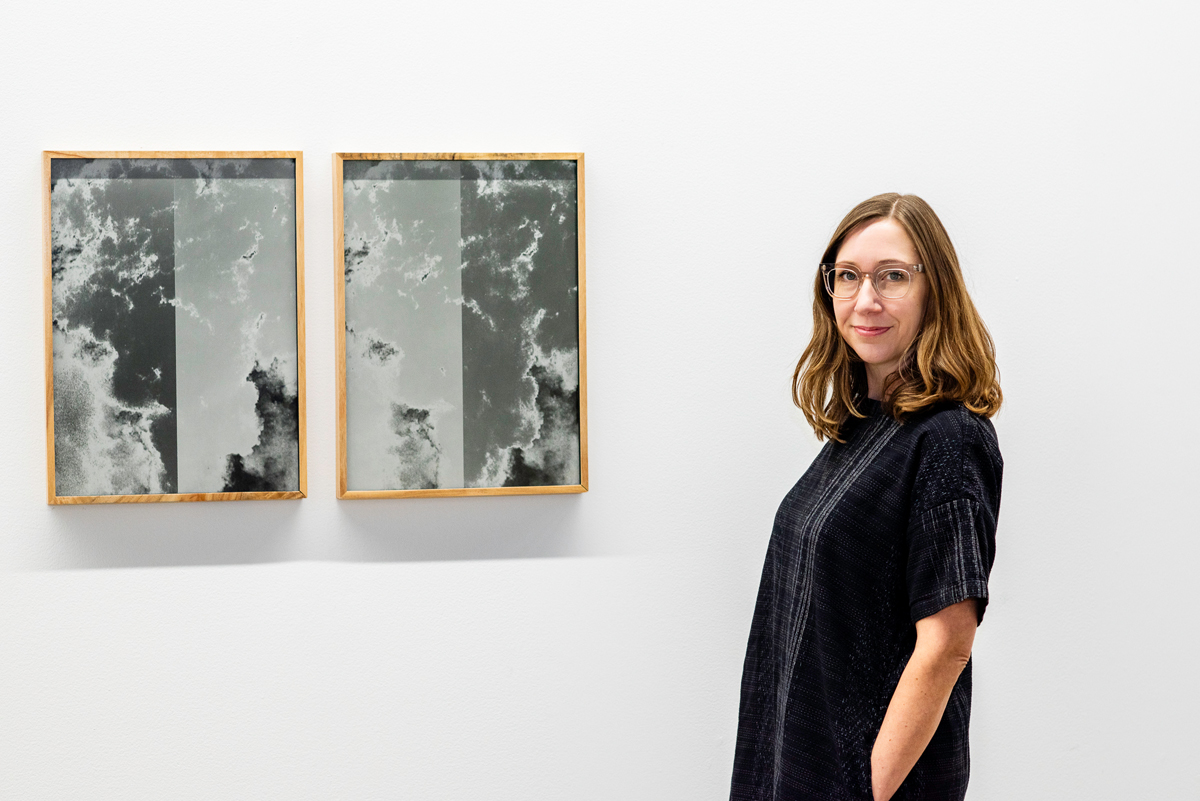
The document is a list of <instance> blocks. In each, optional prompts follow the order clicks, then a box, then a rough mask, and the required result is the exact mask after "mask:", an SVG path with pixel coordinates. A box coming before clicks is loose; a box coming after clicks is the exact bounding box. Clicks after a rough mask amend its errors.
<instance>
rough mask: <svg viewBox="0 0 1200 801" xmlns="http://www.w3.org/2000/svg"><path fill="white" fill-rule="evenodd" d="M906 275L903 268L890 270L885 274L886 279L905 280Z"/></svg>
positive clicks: (884, 278)
mask: <svg viewBox="0 0 1200 801" xmlns="http://www.w3.org/2000/svg"><path fill="white" fill-rule="evenodd" d="M905 277H906V276H905V275H904V271H903V270H888V271H887V272H885V273H884V274H883V280H884V281H903V280H904V279H905Z"/></svg>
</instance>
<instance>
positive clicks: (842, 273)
mask: <svg viewBox="0 0 1200 801" xmlns="http://www.w3.org/2000/svg"><path fill="white" fill-rule="evenodd" d="M837 280H839V281H857V280H858V273H856V272H854V271H853V270H838V271H837Z"/></svg>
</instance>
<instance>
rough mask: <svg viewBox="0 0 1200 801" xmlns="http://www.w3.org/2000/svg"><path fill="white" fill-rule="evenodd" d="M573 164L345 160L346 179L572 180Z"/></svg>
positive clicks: (554, 161)
mask: <svg viewBox="0 0 1200 801" xmlns="http://www.w3.org/2000/svg"><path fill="white" fill-rule="evenodd" d="M575 165H576V163H575V162H574V161H572V160H568V159H530V160H511V161H506V160H499V159H497V160H486V161H482V160H481V161H457V160H448V159H447V160H434V159H388V160H384V161H365V160H357V159H356V160H352V161H351V160H348V161H343V162H342V180H345V181H455V180H458V179H460V178H461V179H463V180H467V181H475V180H478V179H480V178H486V179H491V180H496V179H501V178H502V179H504V180H506V181H574V180H575V177H576V172H577V170H576V166H575Z"/></svg>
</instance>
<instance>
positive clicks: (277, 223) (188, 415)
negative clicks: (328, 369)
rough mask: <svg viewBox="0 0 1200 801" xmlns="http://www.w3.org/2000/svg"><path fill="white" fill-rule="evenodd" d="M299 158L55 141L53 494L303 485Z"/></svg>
mask: <svg viewBox="0 0 1200 801" xmlns="http://www.w3.org/2000/svg"><path fill="white" fill-rule="evenodd" d="M303 173H304V170H303V156H302V154H301V153H300V152H297V151H142V152H138V151H44V152H43V174H44V179H43V245H44V251H45V255H44V292H45V368H46V438H47V448H46V451H47V496H48V501H49V503H50V504H87V503H147V502H178V501H224V500H281V499H295V498H303V497H305V496H306V495H307V491H308V489H307V453H306V444H305V423H306V419H305V386H304V377H305V376H304V372H305V369H304V202H303Z"/></svg>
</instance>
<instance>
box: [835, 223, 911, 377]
mask: <svg viewBox="0 0 1200 801" xmlns="http://www.w3.org/2000/svg"><path fill="white" fill-rule="evenodd" d="M836 261H837V262H838V263H839V264H851V265H853V266H855V267H857V268H858V270H859V271H860V272H863V273H870V274H871V276H872V278H871V280H864V281H863V282H862V286H861V288H860V289H859V290H858V294H857V295H855V296H854V297H852V298H833V299H832V300H833V314H834V318H835V320H836V321H837V328H838V332H839V333H840V334H841V335H842V338H843V339H845V340H846V344H848V345H849V346H850V347H852V348H854V352H855V353H857V354H858V357H859V358H860V359H862V360H863V362H864V363H865V365H866V369H867V394H868V395H869V396H870V397H872V398H875V399H876V400H879V399H881V398H882V391H883V381H884V379H886V378H887V377H888V376H889V375H890V374H891V373H893V372H895V371H896V369H897V368H898V367H899V366H900V359H901V357H902V356H903V355H904V352H905V351H906V350H908V346H909V345H911V344H912V342H913V340H914V339H916V337H917V334H918V333H919V332H920V330H921V320H922V319H923V318H924V316H925V301H926V298H927V296H928V294H929V283H928V278H927V277H926V276H925V275H923V274H922V273H913V276H912V286H911V287H909V290H908V294H906V295H905V296H904V297H902V298H895V299H889V298H881V297H880V296H879V295H878V293H876V291H875V281H874V274H875V272H876V271H877V270H882V269H883V268H885V267H886V266H888V265H889V264H890V265H896V264H905V265H911V264H916V263H918V262H917V249H916V248H915V247H914V246H913V243H912V240H911V239H909V238H908V234H907V233H905V232H904V229H903V228H902V227H900V224H899V223H897V222H896V221H895V220H890V219H884V220H876V221H875V222H873V223H870V224H868V225H864V226H862V227H860V228H856V229H855V230H854V231H852V232H851V233H850V235H849V236H847V237H846V239H845V240H844V241H843V242H842V246H841V248H839V249H838V252H837V257H836Z"/></svg>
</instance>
